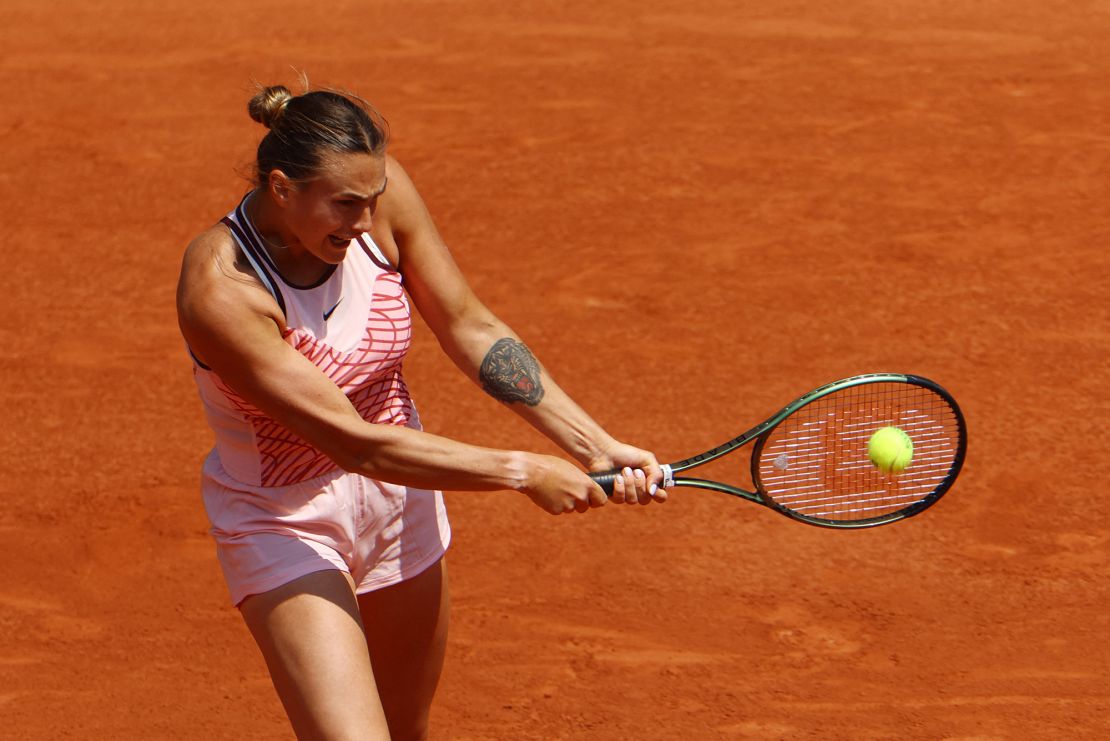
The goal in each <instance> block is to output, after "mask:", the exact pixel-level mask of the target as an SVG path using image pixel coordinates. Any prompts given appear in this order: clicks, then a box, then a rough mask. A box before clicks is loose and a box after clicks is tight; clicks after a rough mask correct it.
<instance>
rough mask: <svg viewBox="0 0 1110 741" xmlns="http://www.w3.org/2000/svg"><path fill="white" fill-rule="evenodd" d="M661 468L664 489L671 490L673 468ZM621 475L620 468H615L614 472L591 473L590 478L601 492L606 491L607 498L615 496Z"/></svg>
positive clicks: (666, 466) (663, 466)
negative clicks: (617, 481)
mask: <svg viewBox="0 0 1110 741" xmlns="http://www.w3.org/2000/svg"><path fill="white" fill-rule="evenodd" d="M660 468H662V469H663V484H662V486H663V488H664V489H669V488H670V487H672V486H674V473H673V472H672V471H671V467H670V466H669V465H662V466H660ZM620 475H621V470H620V469H619V468H614V469H613V470H612V471H600V472H598V473H591V474H590V478H591V479H593V480H594V481H596V482H597V485H598V486H600V487H601V490H602V491H604V492H605V494H606V495H607V496H610V497H611V496H613V482H614V481H616V480H617V476H620Z"/></svg>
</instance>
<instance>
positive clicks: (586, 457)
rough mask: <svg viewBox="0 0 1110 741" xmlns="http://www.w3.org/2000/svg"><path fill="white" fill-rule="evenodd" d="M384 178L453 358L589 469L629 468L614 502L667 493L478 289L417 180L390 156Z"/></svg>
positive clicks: (408, 277) (433, 323) (647, 464)
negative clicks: (464, 270)
mask: <svg viewBox="0 0 1110 741" xmlns="http://www.w3.org/2000/svg"><path fill="white" fill-rule="evenodd" d="M386 177H387V178H388V183H389V185H388V187H387V189H386V191H385V193H383V194H382V197H381V200H380V202H379V207H378V212H377V214H376V216H377V218H378V219H379V220H381V221H384V222H385V224H384V226H387V227H388V228H389V230H390V232H391V233H392V235H393V238H394V241H395V242H396V243H397V248H398V254H399V260H398V267H399V269H400V271H401V273H402V275H403V276H404V281H405V287H406V289H407V290H408V292H409V295H410V296H411V297H412V300H413V302H414V303H415V304H416V308H417V309H418V310H419V311H420V315H421V316H422V317H423V318H424V321H425V322H427V324H428V326H429V327H430V328H431V329H432V332H434V333H435V336H436V339H437V340H438V341H439V344H440V346H441V347H442V348H443V350H444V351H445V352H446V353H447V355H448V356H449V357H450V358H451V360H452V361H453V362H454V363H455V365H457V366H458V367H459V368H460V369H461V370H462V371H463V373H465V374H466V375H467V377H468V378H470V379H471V380H473V381H475V382H476V383H478V384H479V385H480V386H481V387H482V388H483V390H485V391H486V393H488V394H490V395H491V396H493V397H494V398H495V399H498V400H499V401H501V402H503V403H505V404H506V405H508V406H509V407H510V408H511V409H512V410H513V411H515V412H516V413H517V414H519V415H520V416H521V417H523V418H524V419H525V420H527V421H528V422H529V423H530V424H532V425H533V426H534V427H535V428H536V429H538V430H539V431H540V432H542V433H543V434H544V435H546V436H547V437H549V438H550V439H551V440H553V441H554V442H555V443H556V444H557V445H559V447H561V448H562V449H563V450H565V451H566V452H567V453H568V454H569V455H571V456H572V457H574V458H575V459H576V460H578V461H579V462H580V463H581V464H582V465H583V466H585V467H586V468H587V469H588V470H590V471H605V470H609V469H613V468H622V469H626V470H625V475H624V476H623V477H621V476H619V477H617V480H616V482H615V486H614V495H613V501H614V502H622V501H627V502H637V501H638V502H641V503H644V504H646V503H648V502H650V501H652V500H653V499H654V500H655V501H663V500H665V499H666V493H665V491H664V490H663V489H662V488H661V486H660V485H661V482H662V471H661V469H660V467H659V464H658V462H657V461H656V459H655V456H654V455H652V454H651V453H650V452H648V451H646V450H641V449H639V448H636V447H634V446H631V445H627V444H625V443H622V442H619V441H617V440H615V439H614V438H613V437H612V436H611V435H609V434H608V433H607V432H606V431H605V430H604V429H603V428H602V427H601V425H599V424H598V423H597V422H596V421H594V419H593V418H592V417H590V415H589V414H587V413H586V412H585V410H583V409H582V408H581V407H580V406H579V405H578V404H576V403H575V402H574V400H573V399H571V398H570V397H569V396H568V395H567V394H566V393H565V392H564V391H563V390H562V389H561V388H560V387H559V385H558V384H557V383H555V380H554V379H553V378H552V377H551V376H550V374H548V373H547V371H546V369H545V368H544V367H543V365H542V364H541V363H540V362H539V361H538V360H536V358H535V356H534V355H533V354H532V352H531V351H530V350H529V349H528V347H527V346H526V345H525V344H524V343H523V342H522V341H521V339H520V337H519V336H517V334H516V333H515V332H513V330H512V329H511V328H510V327H509V326H508V325H507V324H505V323H504V322H503V321H501V320H500V319H498V318H497V316H495V315H494V313H493V312H492V311H490V310H489V309H488V308H487V307H486V306H485V304H483V303H482V302H481V301H480V300H479V299H478V297H477V296H476V295H475V294H474V291H473V290H472V289H471V288H470V285H469V284H468V283H467V281H466V278H465V277H464V276H463V274H462V272H461V271H460V270H459V267H458V265H457V264H456V263H455V260H454V259H453V258H452V257H451V253H450V251H449V250H448V249H447V246H446V244H445V243H444V241H443V239H442V238H441V237H440V235H439V232H438V230H437V229H436V227H435V224H434V222H433V220H432V217H431V215H430V214H429V213H428V209H427V208H426V207H425V205H424V201H423V199H422V198H421V197H420V194H419V193H418V192H417V190H416V187H415V186H414V185H413V183H412V180H411V179H409V177H408V175H407V174H406V173H405V171H404V169H402V167H401V166H400V165H399V164H398V163H397V161H396V160H394V159H393V158H392V157H388V158H387V164H386ZM657 487H658V488H657ZM651 492H654V494H652V493H651Z"/></svg>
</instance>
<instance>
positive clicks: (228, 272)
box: [178, 223, 268, 295]
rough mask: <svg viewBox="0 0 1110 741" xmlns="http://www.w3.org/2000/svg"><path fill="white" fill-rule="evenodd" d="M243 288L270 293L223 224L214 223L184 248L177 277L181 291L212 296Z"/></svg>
mask: <svg viewBox="0 0 1110 741" xmlns="http://www.w3.org/2000/svg"><path fill="white" fill-rule="evenodd" d="M244 287H248V288H261V289H262V290H263V292H264V293H266V294H267V295H268V291H266V289H265V287H264V285H263V283H262V281H261V280H260V279H259V278H258V275H257V274H256V273H255V271H254V268H253V267H252V266H251V264H250V262H249V261H248V260H247V258H246V256H245V255H243V252H242V250H241V249H240V248H239V244H238V243H237V242H236V241H235V239H234V238H233V237H232V235H231V231H230V230H229V229H228V228H227V226H225V225H224V224H222V223H216V224H213V225H212V226H211V227H209V228H208V229H205V230H204V231H203V232H201V233H200V234H198V235H197V236H196V238H194V239H193V241H191V242H190V243H189V245H188V246H187V247H186V248H185V254H184V256H183V258H182V263H181V276H180V279H179V280H178V292H179V293H183V292H187V293H193V292H195V293H197V294H200V295H210V294H212V293H213V292H219V293H222V292H225V291H231V292H236V291H238V290H241V289H242V288H244Z"/></svg>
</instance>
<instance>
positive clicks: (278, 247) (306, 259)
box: [245, 189, 331, 285]
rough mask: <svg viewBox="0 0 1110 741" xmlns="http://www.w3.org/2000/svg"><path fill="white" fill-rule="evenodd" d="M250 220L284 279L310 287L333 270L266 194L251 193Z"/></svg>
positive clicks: (247, 207)
mask: <svg viewBox="0 0 1110 741" xmlns="http://www.w3.org/2000/svg"><path fill="white" fill-rule="evenodd" d="M245 210H246V212H247V218H248V219H250V221H251V224H252V225H253V226H254V230H255V231H256V232H258V236H260V237H261V238H262V247H263V248H264V249H265V250H266V254H268V255H269V256H270V259H271V260H273V262H274V265H276V266H277V268H278V271H279V272H280V273H281V275H282V277H283V278H285V279H286V280H287V281H289V282H290V283H293V284H295V285H311V284H312V283H315V282H316V281H317V280H319V279H320V278H321V277H322V276H323V275H324V273H325V272H327V270H328V269H329V268H330V267H331V266H330V265H328V263H326V262H324V261H323V260H321V259H320V258H318V257H316V256H315V255H313V254H312V253H311V252H309V251H308V250H307V249H305V247H304V245H303V244H301V242H300V241H299V240H298V239H297V238H296V236H295V235H294V234H293V233H292V231H290V230H289V229H288V228H287V227H286V226H285V223H284V219H283V217H282V212H281V209H279V208H278V207H277V205H276V204H274V202H273V201H272V200H271V199H270V197H269V196H268V195H267V194H266V193H265V192H263V191H260V190H257V189H256V190H255V191H254V192H253V193H251V196H250V198H249V200H248V201H247V206H246V209H245Z"/></svg>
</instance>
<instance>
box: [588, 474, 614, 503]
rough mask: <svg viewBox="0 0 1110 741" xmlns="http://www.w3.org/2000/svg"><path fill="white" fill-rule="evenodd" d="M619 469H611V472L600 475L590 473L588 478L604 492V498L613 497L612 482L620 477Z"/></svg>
mask: <svg viewBox="0 0 1110 741" xmlns="http://www.w3.org/2000/svg"><path fill="white" fill-rule="evenodd" d="M620 474H621V472H620V469H619V468H617V469H613V470H612V471H603V472H602V473H591V474H590V478H591V479H593V480H594V481H596V482H597V485H598V486H600V487H601V490H602V491H604V492H605V495H606V496H609V497H611V496H613V482H614V481H616V480H617V476H620Z"/></svg>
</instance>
